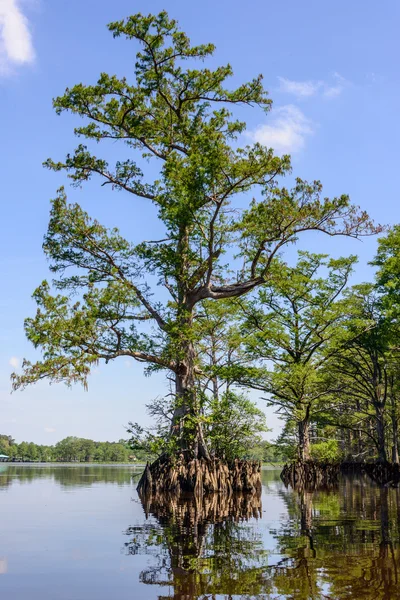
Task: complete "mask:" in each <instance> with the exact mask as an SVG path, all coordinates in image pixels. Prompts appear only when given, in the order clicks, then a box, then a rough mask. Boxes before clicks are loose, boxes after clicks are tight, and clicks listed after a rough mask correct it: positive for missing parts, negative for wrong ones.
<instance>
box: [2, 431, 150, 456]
mask: <svg viewBox="0 0 400 600" xmlns="http://www.w3.org/2000/svg"><path fill="white" fill-rule="evenodd" d="M0 454H4V455H6V456H8V457H9V460H16V461H29V462H30V461H33V462H129V461H133V460H140V459H139V456H136V455H135V454H134V453H133V452H132V450H131V449H130V447H129V446H128V445H127V443H126V441H124V440H119V442H95V441H93V440H89V439H85V438H79V437H74V436H69V437H66V438H65V439H63V440H60V441H59V442H57V443H56V444H55V445H54V446H49V445H44V444H35V443H33V442H21V443H19V444H18V443H16V442H15V441H14V440H13V438H12V437H11V436H7V435H0Z"/></svg>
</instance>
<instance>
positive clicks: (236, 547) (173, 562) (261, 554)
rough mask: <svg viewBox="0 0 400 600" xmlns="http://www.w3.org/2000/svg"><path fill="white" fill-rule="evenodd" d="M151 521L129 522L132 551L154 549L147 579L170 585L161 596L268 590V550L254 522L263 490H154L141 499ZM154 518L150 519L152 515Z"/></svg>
mask: <svg viewBox="0 0 400 600" xmlns="http://www.w3.org/2000/svg"><path fill="white" fill-rule="evenodd" d="M141 500H142V504H143V508H144V510H145V513H146V516H147V517H148V520H147V521H146V525H145V527H143V526H138V527H130V528H129V529H128V530H127V532H126V533H127V535H128V536H129V538H130V539H129V541H128V542H126V545H125V546H126V549H127V551H128V553H129V554H143V553H147V554H153V555H154V558H155V564H154V565H153V566H152V567H149V568H148V569H146V570H144V571H142V573H141V576H140V580H141V581H142V582H143V583H148V584H158V585H165V586H170V587H172V588H173V591H172V592H171V594H170V595H169V596H159V599H160V600H164V599H165V598H174V599H175V600H188V599H200V598H201V599H203V598H210V599H211V598H214V597H215V596H216V595H219V594H222V595H223V597H224V598H231V597H233V596H235V598H237V597H238V594H239V595H240V596H242V595H244V596H245V597H254V596H256V595H258V594H265V593H269V591H270V589H271V586H270V583H269V580H268V576H266V575H265V572H264V571H265V568H266V567H267V559H268V552H267V551H266V550H265V549H264V545H263V540H262V535H261V533H260V531H258V530H257V527H256V525H255V523H256V521H252V523H253V525H254V526H252V525H251V524H250V523H249V522H248V521H249V519H253V518H254V519H258V518H260V517H261V497H260V495H257V494H255V495H239V494H237V495H233V496H224V495H218V494H213V495H208V496H204V497H202V498H196V497H194V496H186V497H182V496H181V497H180V498H177V497H176V496H175V497H174V496H172V497H171V496H165V495H153V496H150V497H145V498H142V499H141ZM149 517H150V518H149Z"/></svg>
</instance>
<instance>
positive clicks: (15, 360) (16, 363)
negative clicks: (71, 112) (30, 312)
mask: <svg viewBox="0 0 400 600" xmlns="http://www.w3.org/2000/svg"><path fill="white" fill-rule="evenodd" d="M0 2H1V0H0ZM8 364H10V365H11V366H12V367H14V369H18V367H19V358H18V357H17V356H12V357H11V358H10V360H9V361H8Z"/></svg>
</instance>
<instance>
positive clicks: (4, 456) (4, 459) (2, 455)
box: [0, 454, 10, 462]
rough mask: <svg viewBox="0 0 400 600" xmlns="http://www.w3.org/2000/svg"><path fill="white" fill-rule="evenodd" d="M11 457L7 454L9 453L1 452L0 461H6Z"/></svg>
mask: <svg viewBox="0 0 400 600" xmlns="http://www.w3.org/2000/svg"><path fill="white" fill-rule="evenodd" d="M9 458H10V457H9V456H7V454H0V462H5V461H6V460H8V459H9Z"/></svg>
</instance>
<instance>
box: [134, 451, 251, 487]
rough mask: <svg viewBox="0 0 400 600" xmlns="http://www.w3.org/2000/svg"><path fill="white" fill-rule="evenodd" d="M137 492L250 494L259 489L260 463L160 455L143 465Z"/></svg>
mask: <svg viewBox="0 0 400 600" xmlns="http://www.w3.org/2000/svg"><path fill="white" fill-rule="evenodd" d="M137 490H138V492H139V493H140V494H149V493H157V492H160V491H161V492H164V493H165V492H167V493H181V492H192V493H194V494H195V495H197V496H199V495H202V494H208V493H215V492H219V493H222V494H225V495H228V496H229V495H231V494H232V492H244V493H252V494H254V493H255V492H259V491H261V463H260V462H258V461H247V460H235V461H233V462H232V463H227V462H225V461H222V460H219V459H217V458H213V459H210V460H207V459H205V458H200V459H191V460H190V459H189V460H188V459H187V458H186V457H185V456H184V455H183V454H181V455H179V456H178V457H176V458H174V457H170V456H161V457H160V458H158V459H157V460H156V461H154V462H153V463H152V464H151V465H149V464H147V465H146V468H145V470H144V472H143V475H142V477H141V478H140V480H139V483H138V486H137Z"/></svg>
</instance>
